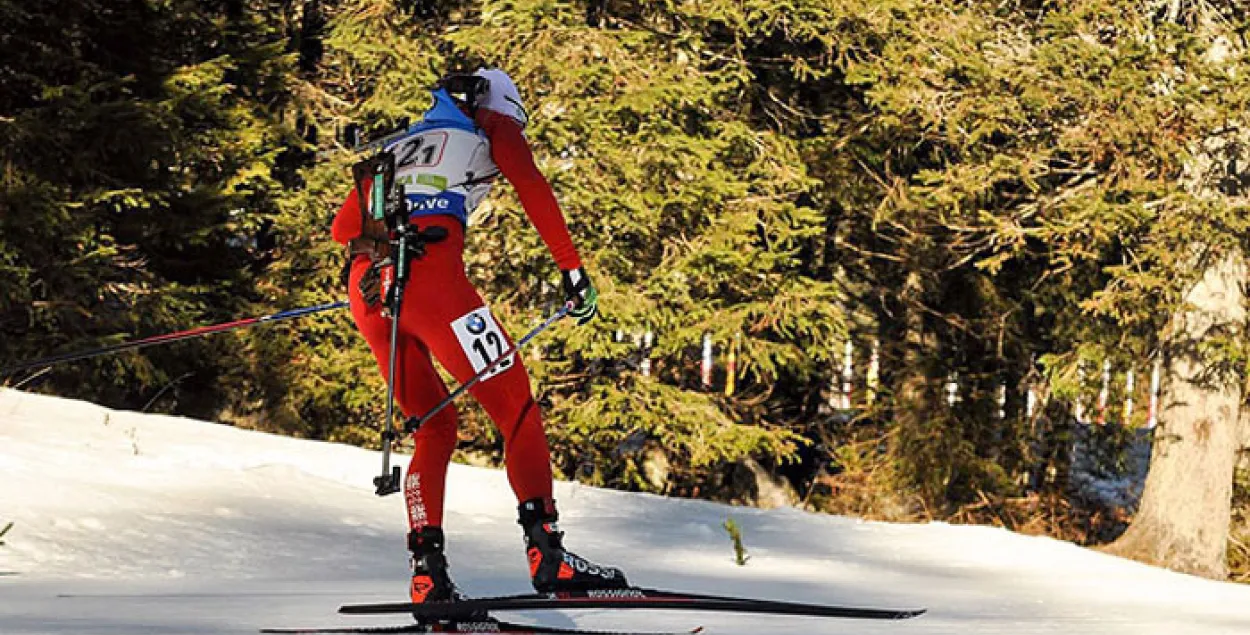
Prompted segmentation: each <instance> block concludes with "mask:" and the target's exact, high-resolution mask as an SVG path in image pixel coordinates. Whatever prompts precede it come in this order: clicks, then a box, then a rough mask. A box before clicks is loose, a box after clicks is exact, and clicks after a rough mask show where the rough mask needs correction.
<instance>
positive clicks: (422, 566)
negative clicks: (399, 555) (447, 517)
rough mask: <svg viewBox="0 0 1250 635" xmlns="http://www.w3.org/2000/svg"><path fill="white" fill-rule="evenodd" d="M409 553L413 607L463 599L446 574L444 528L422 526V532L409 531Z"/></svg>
mask: <svg viewBox="0 0 1250 635" xmlns="http://www.w3.org/2000/svg"><path fill="white" fill-rule="evenodd" d="M408 550H409V551H411V552H412V603H413V604H425V603H426V602H455V601H457V600H461V599H463V596H462V595H461V594H460V591H459V590H458V589H457V588H456V584H455V583H454V582H452V581H451V575H450V574H448V573H447V556H445V555H443V530H442V529H441V528H439V527H422V528H421V531H412V532H408Z"/></svg>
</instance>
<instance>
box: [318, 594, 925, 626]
mask: <svg viewBox="0 0 1250 635" xmlns="http://www.w3.org/2000/svg"><path fill="white" fill-rule="evenodd" d="M568 609H664V610H686V611H729V612H735V613H767V614H772V615H806V616H814V617H845V618H856V619H873V620H902V619H908V618H913V617H916V616H918V615H921V614H923V613H924V612H925V609H878V608H863V607H852V606H835V605H826V604H802V603H798V602H785V601H780V600H762V599H754V598H737V597H725V596H719V595H705V594H701V593H681V592H674V591H661V590H658V589H645V588H628V589H605V590H591V591H566V592H559V593H542V594H521V595H506V596H499V597H488V598H473V599H468V600H463V601H459V602H439V603H427V604H409V603H406V602H401V603H389V604H348V605H344V606H342V607H340V608H339V612H340V613H345V614H349V615H378V614H386V613H409V614H412V615H414V616H417V617H419V618H427V619H448V618H455V617H457V616H463V615H465V614H466V613H475V612H485V611H530V610H568Z"/></svg>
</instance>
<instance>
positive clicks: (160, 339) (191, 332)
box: [0, 302, 347, 375]
mask: <svg viewBox="0 0 1250 635" xmlns="http://www.w3.org/2000/svg"><path fill="white" fill-rule="evenodd" d="M346 306H347V302H331V303H329V304H319V305H317V306H310V307H304V308H302V309H291V310H288V311H282V312H279V313H274V314H272V315H263V316H260V317H254V318H248V319H245V320H236V321H234V322H224V323H222V324H214V325H212V326H201V327H198V328H193V329H188V330H185V331H178V332H175V333H166V334H164V335H154V336H152V337H146V338H143V339H141V340H134V341H131V342H122V343H121V344H113V345H112V346H105V347H102V348H94V349H90V350H86V351H77V352H73V353H62V354H60V355H53V356H51V357H44V358H41V359H36V360H32V361H29V362H22V363H20V364H17V365H14V366H9V367H8V368H3V369H0V375H8V374H10V373H15V372H17V371H20V370H26V369H28V368H37V367H40V366H52V365H54V364H61V363H64V362H73V361H78V360H82V359H89V358H92V357H99V356H101V355H108V354H110V353H120V352H121V351H127V350H131V349H136V348H144V347H146V346H154V345H156V344H167V343H169V342H177V341H179V340H185V339H190V338H193V337H200V336H203V335H210V334H212V333H222V332H225V331H232V330H234V329H239V328H243V327H246V326H254V325H256V324H263V323H265V322H277V321H279V320H289V319H291V318H297V317H303V316H305V315H312V314H313V313H320V312H322V311H330V310H333V309H341V308H344V307H346Z"/></svg>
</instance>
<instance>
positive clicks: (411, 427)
mask: <svg viewBox="0 0 1250 635" xmlns="http://www.w3.org/2000/svg"><path fill="white" fill-rule="evenodd" d="M573 306H574V303H573V302H565V303H564V306H562V307H560V310H559V311H556V312H555V313H553V314H552V315H551V317H549V318H547V319H546V321H544V322H543V323H542V324H539V325H538V326H536V327H534V328H533V329H532V330H530V332H529V333H526V334H525V335H524V336H523V337H521V339H519V340H517V341H516V343H515V344H513V345H512V346H510V347H508V350H507V351H505V352H504V354H503V355H500V356H499V357H498V358H496V359H495V360H494V361H492V362H491V363H489V364H487V365H486V367H485V368H483V369H482V370H480V371H478V373H477V374H476V375H474V376H472V377H470V378H469V381H466V382H464V383H463V384H461V385H460V387H459V388H457V389H455V390H454V391H452V393H451V394H450V395H447V396H446V397H444V398H443V400H442V401H440V402H438V405H436V406H434V407H433V408H430V410H429V411H428V412H426V413H425V414H423V415H421V417H420V418H416V417H413V418H411V419H408V420H407V421H405V422H404V432H406V433H408V434H412V433H413V432H416V431H417V430H418V429H420V428H421V426H422V425H425V422H426V421H429V420H430V419H432V418H434V415H436V414H438V413H439V412H441V411H442V409H443V408H446V407H447V404H450V403H451V402H453V401H455V400H456V398H457V397H459V396H460V395H463V394H464V393H465V391H466V390H468V389H470V388H472V387H473V386H475V385H477V382H479V381H481V380H482V378H483V377H485V376H486V375H488V374H490V372H491V371H493V370H495V367H496V366H498V365H499V364H501V363H503V361H504V360H506V359H512V356H513V355H516V353H517V351H519V350H521V347H522V346H525V345H526V344H528V343H529V341H530V340H532V339H534V338H535V337H537V336H538V334H539V333H542V332H543V331H545V330H547V328H548V327H550V326H551V325H552V324H555V323H556V322H558V321H560V319H562V318H564V317H565V316H567V315H568V314H569V311H572V310H573Z"/></svg>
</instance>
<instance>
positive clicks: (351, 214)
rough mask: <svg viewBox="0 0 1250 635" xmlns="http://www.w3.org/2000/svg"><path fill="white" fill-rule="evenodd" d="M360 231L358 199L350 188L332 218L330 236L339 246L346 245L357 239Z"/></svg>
mask: <svg viewBox="0 0 1250 635" xmlns="http://www.w3.org/2000/svg"><path fill="white" fill-rule="evenodd" d="M360 231H361V227H360V197H359V196H357V195H356V189H355V188H352V190H351V191H349V192H348V193H347V198H346V199H345V200H344V201H343V205H342V206H341V207H339V213H338V214H336V215H335V216H334V223H333V224H332V225H330V236H331V237H332V238H334V241H335V242H337V243H339V244H340V245H346V244H347V242H348V241H349V240H351V239H353V238H359V237H360Z"/></svg>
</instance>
